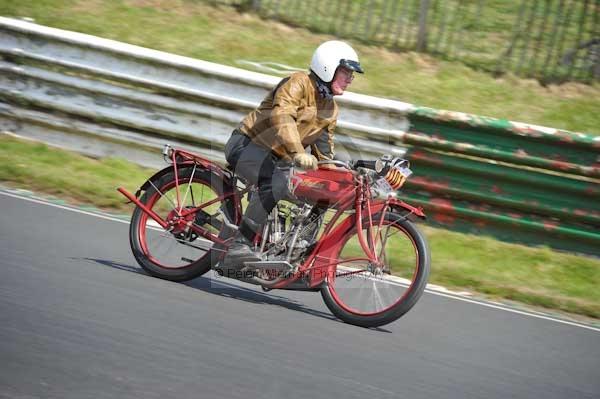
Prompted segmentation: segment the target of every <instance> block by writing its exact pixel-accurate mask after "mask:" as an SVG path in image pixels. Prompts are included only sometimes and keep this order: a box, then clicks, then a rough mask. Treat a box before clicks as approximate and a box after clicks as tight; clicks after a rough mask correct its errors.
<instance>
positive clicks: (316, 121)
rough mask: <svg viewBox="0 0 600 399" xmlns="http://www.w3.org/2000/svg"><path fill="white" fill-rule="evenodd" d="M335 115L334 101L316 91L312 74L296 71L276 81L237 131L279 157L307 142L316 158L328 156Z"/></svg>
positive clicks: (297, 150) (301, 148) (301, 149)
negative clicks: (274, 85) (273, 86)
mask: <svg viewBox="0 0 600 399" xmlns="http://www.w3.org/2000/svg"><path fill="white" fill-rule="evenodd" d="M337 116H338V107H337V104H336V103H335V101H334V100H333V99H325V98H323V97H322V96H321V95H320V94H319V92H318V90H317V84H316V82H315V77H314V76H313V75H309V74H308V73H306V72H296V73H294V74H292V75H291V76H290V77H288V78H285V79H283V80H282V81H281V82H279V84H278V85H277V86H276V87H275V88H274V89H273V90H272V91H271V92H270V93H269V94H268V95H267V96H266V97H265V98H264V100H263V101H262V103H261V104H260V105H259V107H258V108H257V109H256V110H254V111H252V112H250V113H249V114H248V115H247V116H246V117H245V118H244V120H243V121H242V122H241V123H240V126H239V130H241V131H242V133H244V134H246V135H247V136H249V137H250V138H251V139H252V141H254V142H255V143H257V144H260V145H262V146H263V147H266V148H270V149H271V150H272V152H273V153H274V154H275V155H277V156H278V157H279V158H283V159H287V160H290V159H292V158H293V157H294V155H295V154H297V153H300V152H304V147H306V146H308V145H310V146H311V152H312V154H313V155H314V156H315V157H317V159H318V160H324V159H332V158H333V154H334V152H333V131H334V129H335V125H336V122H337Z"/></svg>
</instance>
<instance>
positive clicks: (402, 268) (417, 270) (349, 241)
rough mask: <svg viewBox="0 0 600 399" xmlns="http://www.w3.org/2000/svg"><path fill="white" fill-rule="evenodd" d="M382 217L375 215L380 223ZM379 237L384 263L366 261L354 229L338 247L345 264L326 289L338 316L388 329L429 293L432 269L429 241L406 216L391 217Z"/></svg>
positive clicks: (337, 256)
mask: <svg viewBox="0 0 600 399" xmlns="http://www.w3.org/2000/svg"><path fill="white" fill-rule="evenodd" d="M380 218H381V214H379V215H374V216H373V221H374V224H376V223H375V221H379V219H380ZM365 236H367V235H366V233H365ZM374 236H375V237H376V243H378V244H376V245H375V251H376V253H377V254H378V257H379V259H380V261H381V262H380V263H379V264H373V263H372V262H369V261H368V260H367V259H366V255H364V252H363V250H362V248H361V247H360V245H359V242H358V239H357V231H356V227H355V226H354V227H352V228H350V229H349V230H348V232H346V234H345V235H344V236H343V239H342V240H341V241H340V243H339V244H338V247H337V248H336V249H335V251H334V254H333V256H332V258H333V259H337V260H338V262H339V263H338V265H337V266H336V267H335V270H333V271H331V272H330V273H328V276H327V279H326V281H325V284H324V285H323V287H322V289H321V295H322V296H323V300H324V301H325V304H326V305H327V307H328V308H329V310H330V311H331V312H332V313H333V314H334V315H335V316H337V317H338V318H340V319H341V320H343V321H345V322H346V323H350V324H354V325H357V326H362V327H378V326H382V325H385V324H388V323H391V322H393V321H395V320H397V319H398V318H400V317H401V316H403V315H404V314H405V313H406V312H408V311H409V310H410V309H411V308H412V307H413V306H414V305H415V304H416V303H417V301H418V299H419V298H420V297H421V295H422V294H423V291H424V290H425V287H426V285H427V279H428V276H429V270H430V254H429V248H428V245H427V242H426V240H425V237H424V236H423V235H422V234H421V233H420V232H419V230H418V229H417V228H416V226H415V225H414V224H413V223H411V222H410V221H408V220H406V219H405V218H404V217H403V216H400V215H398V214H394V213H389V212H388V213H386V214H385V217H384V218H383V224H382V225H381V228H380V229H379V230H378V231H376V233H375V234H374Z"/></svg>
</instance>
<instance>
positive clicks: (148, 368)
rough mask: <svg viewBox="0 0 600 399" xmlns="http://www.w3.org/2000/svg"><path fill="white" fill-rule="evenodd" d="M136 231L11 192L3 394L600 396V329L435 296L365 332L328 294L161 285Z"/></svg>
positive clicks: (197, 283)
mask: <svg viewBox="0 0 600 399" xmlns="http://www.w3.org/2000/svg"><path fill="white" fill-rule="evenodd" d="M127 229H128V225H127V224H126V223H120V222H117V221H114V220H109V219H103V218H100V217H97V216H92V215H88V214H83V213H78V212H73V211H68V210H64V209H61V208H57V207H55V206H49V205H45V204H39V203H35V202H32V201H29V200H24V199H21V198H14V197H11V196H7V195H6V193H3V192H0V254H1V256H0V267H1V271H2V274H1V276H0V398H19V399H24V398H61V399H64V398H78V399H79V398H94V399H101V398H119V399H122V398H144V399H148V398H178V399H181V398H228V399H232V398H244V399H246V398H285V399H291V398H336V399H341V398H344V399H346V398H395V397H399V398H400V397H401V398H427V399H431V398H444V399H447V398H486V399H491V398H503V399H504V398H544V399H551V398H561V399H562V398H598V397H600V331H599V330H597V329H589V328H584V327H581V326H577V325H571V324H565V323H561V322H557V321H554V320H549V319H543V318H537V317H532V316H530V315H526V314H520V313H515V312H511V311H507V310H503V309H498V308H493V307H488V306H482V305H481V304H477V303H471V302H465V301H462V300H457V299H454V298H449V297H445V296H440V295H436V294H433V293H426V294H425V295H424V296H423V298H422V299H421V301H420V302H419V303H418V304H417V305H416V306H415V308H413V310H411V311H410V312H409V313H408V314H407V315H405V316H404V317H403V318H401V319H400V320H398V321H396V322H395V323H393V324H390V325H387V326H384V327H383V328H379V329H364V328H359V327H355V326H351V325H347V324H344V323H342V322H339V321H337V320H336V319H335V318H333V317H332V316H331V314H330V313H329V311H328V310H327V308H326V307H325V305H324V304H323V303H322V300H321V297H320V295H319V294H315V293H308V292H287V291H272V292H269V293H263V292H261V291H260V290H259V289H256V288H255V287H253V286H250V285H244V284H242V283H237V282H235V281H232V280H224V279H220V280H215V279H214V278H206V277H201V278H198V279H196V280H194V281H192V282H190V283H188V284H178V283H172V282H168V281H162V280H159V279H156V278H152V277H149V276H147V275H145V274H144V273H143V272H142V271H141V269H140V268H139V267H138V266H137V264H136V263H135V260H134V259H133V257H132V255H131V254H130V250H129V243H128V238H127V237H128V236H127ZM433 256H434V258H433V259H434V263H433V267H434V268H435V254H433Z"/></svg>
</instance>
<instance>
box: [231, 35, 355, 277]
mask: <svg viewBox="0 0 600 399" xmlns="http://www.w3.org/2000/svg"><path fill="white" fill-rule="evenodd" d="M354 72H358V73H363V69H362V67H361V65H360V62H359V60H358V55H357V54H356V52H355V51H354V50H353V49H352V47H350V46H349V45H348V44H346V43H344V42H341V41H336V40H332V41H327V42H325V43H322V44H321V45H320V46H319V47H317V49H316V50H315V52H314V54H313V57H312V60H311V64H310V72H308V73H307V72H296V73H293V74H292V75H291V76H289V77H287V78H284V79H283V80H281V81H280V82H279V84H277V86H276V87H275V88H274V89H273V90H272V91H271V92H270V93H269V94H268V95H267V96H266V97H265V98H264V99H263V101H262V102H261V104H260V105H259V106H258V108H257V109H255V110H254V111H252V112H250V113H249V114H248V115H247V116H246V117H245V118H244V119H243V120H242V122H241V123H240V124H239V126H238V127H237V128H236V129H235V130H234V131H233V133H232V135H231V137H230V139H229V141H228V142H227V144H226V146H225V158H226V159H227V162H228V163H229V164H230V167H232V168H233V169H234V170H235V173H236V174H237V175H239V176H241V177H243V178H244V179H246V180H247V181H248V183H249V184H255V185H256V186H257V188H258V191H257V192H255V193H253V195H251V198H250V201H249V204H248V207H247V208H246V211H245V213H244V216H243V218H242V222H241V224H240V227H239V230H238V233H237V236H236V238H235V240H234V242H233V243H232V245H231V246H230V247H229V251H228V253H227V255H226V257H225V259H224V265H225V266H226V267H236V266H239V265H242V264H243V262H246V261H255V260H258V259H259V257H258V255H257V254H256V253H255V252H254V251H253V250H252V243H253V240H254V237H255V235H256V233H258V232H259V231H260V230H261V228H262V225H263V224H264V222H265V221H266V219H267V215H268V214H269V213H270V212H271V211H272V210H273V208H274V207H275V205H276V204H277V202H278V201H279V200H281V199H283V198H285V197H286V196H287V194H288V178H289V170H290V163H292V162H293V163H295V164H296V165H298V166H300V167H301V168H304V169H316V168H317V162H318V161H321V160H327V159H333V156H334V150H333V136H334V129H335V125H336V122H337V117H338V106H337V104H336V102H335V100H334V99H333V96H339V95H341V94H343V93H344V91H345V90H346V89H347V87H348V86H349V85H350V83H351V82H352V80H353V79H354ZM308 146H310V150H311V154H308V153H306V152H305V147H308Z"/></svg>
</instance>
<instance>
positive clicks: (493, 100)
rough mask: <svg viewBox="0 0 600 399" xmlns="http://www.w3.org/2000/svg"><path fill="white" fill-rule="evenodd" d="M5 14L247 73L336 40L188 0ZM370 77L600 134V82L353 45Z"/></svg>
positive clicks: (376, 82) (405, 97)
mask: <svg viewBox="0 0 600 399" xmlns="http://www.w3.org/2000/svg"><path fill="white" fill-rule="evenodd" d="M0 15H3V16H12V17H30V18H33V19H35V21H36V22H37V23H40V24H44V25H49V26H53V27H57V28H62V29H68V30H74V31H78V32H84V33H89V34H93V35H98V36H102V37H106V38H111V39H115V40H119V41H123V42H127V43H132V44H136V45H140V46H144V47H149V48H153V49H158V50H163V51H168V52H172V53H176V54H180V55H185V56H189V57H194V58H200V59H204V60H207V61H213V62H217V63H222V64H226V65H233V66H238V67H244V66H243V65H242V64H239V61H240V60H250V61H256V62H268V61H273V62H278V63H283V64H287V65H292V66H295V67H301V68H304V67H306V66H307V65H308V62H309V60H310V57H311V55H312V52H313V51H314V49H315V47H316V46H317V45H318V44H319V43H321V42H322V41H323V40H326V39H331V38H332V36H328V35H321V34H314V33H311V32H309V31H307V30H306V29H300V28H291V27H289V26H287V25H284V24H282V23H278V22H274V21H270V20H263V19H261V18H259V17H258V16H256V15H254V14H243V13H242V14H240V13H238V12H237V11H236V10H235V9H233V8H230V7H211V6H209V5H207V4H205V3H203V2H200V1H192V0H169V1H167V0H149V1H148V0H118V1H117V0H115V1H113V0H110V1H109V0H85V1H84V0H20V1H18V2H3V3H1V2H0ZM353 45H354V46H355V47H356V49H357V50H358V52H359V54H360V56H361V63H362V64H363V65H364V66H365V69H366V71H367V73H366V75H365V76H360V77H358V78H357V79H356V80H355V81H354V83H353V84H352V86H351V89H350V90H351V91H356V92H359V93H364V94H369V95H375V96H382V97H390V98H395V99H398V100H401V101H405V102H409V103H414V104H417V105H423V106H429V107H434V108H442V109H449V110H453V111H462V112H467V113H473V114H478V115H484V116H491V117H496V118H505V119H509V120H513V121H519V122H526V123H533V124H538V125H544V126H549V127H555V128H560V129H567V130H573V131H581V132H586V133H590V134H596V135H597V134H600V130H599V128H598V126H600V113H598V112H597V110H598V109H600V84H598V83H595V84H593V85H583V84H576V83H569V84H564V85H560V86H548V87H543V86H541V85H540V84H539V83H538V82H537V81H535V80H528V79H519V78H516V77H514V76H512V75H505V76H504V77H502V78H494V77H492V76H491V75H489V74H487V73H484V72H480V71H476V70H473V69H471V68H468V67H466V66H464V65H463V64H461V63H458V62H448V61H440V60H437V59H435V58H433V57H430V56H426V55H421V54H416V53H396V52H392V51H389V50H386V49H383V48H380V47H373V46H366V45H361V44H359V43H353Z"/></svg>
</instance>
